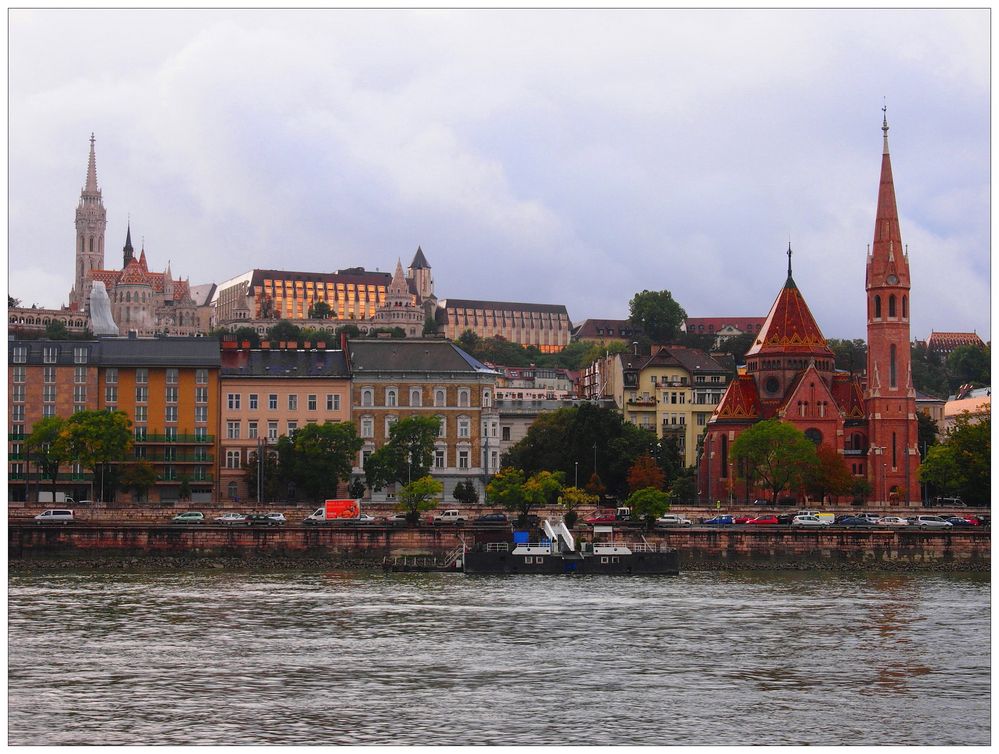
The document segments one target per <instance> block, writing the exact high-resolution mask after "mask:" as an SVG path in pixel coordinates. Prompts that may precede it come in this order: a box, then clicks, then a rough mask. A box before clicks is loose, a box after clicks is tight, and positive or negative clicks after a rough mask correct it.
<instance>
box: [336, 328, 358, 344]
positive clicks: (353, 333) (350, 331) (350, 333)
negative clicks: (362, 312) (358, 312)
mask: <svg viewBox="0 0 999 754" xmlns="http://www.w3.org/2000/svg"><path fill="white" fill-rule="evenodd" d="M343 335H346V336H347V337H348V338H357V337H360V335H361V328H359V327H358V326H357V325H340V327H338V328H337V329H336V339H335V340H336V342H339V341H340V337H341V336H343Z"/></svg>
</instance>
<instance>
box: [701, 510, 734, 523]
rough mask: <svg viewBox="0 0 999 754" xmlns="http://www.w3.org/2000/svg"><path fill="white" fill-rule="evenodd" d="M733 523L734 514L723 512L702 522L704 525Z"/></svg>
mask: <svg viewBox="0 0 999 754" xmlns="http://www.w3.org/2000/svg"><path fill="white" fill-rule="evenodd" d="M734 523H735V516H732V515H729V514H728V513H724V514H722V515H720V516H715V517H714V518H709V519H708V520H707V521H705V522H704V524H705V526H731V525H732V524H734Z"/></svg>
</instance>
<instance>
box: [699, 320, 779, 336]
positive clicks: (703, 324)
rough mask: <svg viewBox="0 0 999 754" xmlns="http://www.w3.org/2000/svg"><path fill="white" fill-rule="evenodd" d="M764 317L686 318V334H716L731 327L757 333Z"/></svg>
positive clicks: (761, 326)
mask: <svg viewBox="0 0 999 754" xmlns="http://www.w3.org/2000/svg"><path fill="white" fill-rule="evenodd" d="M764 322H766V317H687V319H686V320H685V323H686V327H687V332H689V333H691V334H694V333H697V334H702V333H703V334H708V333H716V332H718V331H719V330H723V329H724V328H725V327H728V326H731V327H734V328H735V329H736V330H739V331H741V332H747V333H748V332H759V331H760V330H761V329H762V328H763V323H764Z"/></svg>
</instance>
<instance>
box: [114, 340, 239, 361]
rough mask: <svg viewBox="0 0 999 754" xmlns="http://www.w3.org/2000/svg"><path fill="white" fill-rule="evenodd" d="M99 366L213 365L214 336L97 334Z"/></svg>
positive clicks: (216, 349)
mask: <svg viewBox="0 0 999 754" xmlns="http://www.w3.org/2000/svg"><path fill="white" fill-rule="evenodd" d="M100 346H101V355H100V363H101V365H102V366H120V367H144V366H171V367H176V366H179V367H183V366H189V367H217V366H218V365H219V341H218V338H171V337H167V338H101V340H100Z"/></svg>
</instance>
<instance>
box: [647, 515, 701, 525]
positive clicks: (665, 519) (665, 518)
mask: <svg viewBox="0 0 999 754" xmlns="http://www.w3.org/2000/svg"><path fill="white" fill-rule="evenodd" d="M693 523H694V522H693V521H691V520H690V519H689V518H687V517H686V516H681V515H680V514H679V513H664V514H663V515H662V516H660V517H659V518H657V519H656V526H661V527H667V526H691V525H693Z"/></svg>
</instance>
